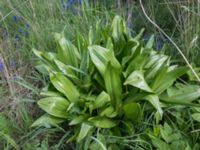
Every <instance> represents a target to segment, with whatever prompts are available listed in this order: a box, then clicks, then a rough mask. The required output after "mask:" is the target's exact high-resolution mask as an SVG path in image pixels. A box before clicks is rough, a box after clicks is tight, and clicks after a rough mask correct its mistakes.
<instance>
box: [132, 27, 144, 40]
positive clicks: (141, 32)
mask: <svg viewBox="0 0 200 150" xmlns="http://www.w3.org/2000/svg"><path fill="white" fill-rule="evenodd" d="M144 30H145V29H144V28H142V29H141V30H140V32H139V34H138V35H136V36H135V37H134V38H133V39H134V40H136V41H137V40H140V38H141V37H142V35H143V33H144Z"/></svg>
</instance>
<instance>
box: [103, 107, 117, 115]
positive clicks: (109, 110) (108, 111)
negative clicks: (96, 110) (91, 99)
mask: <svg viewBox="0 0 200 150" xmlns="http://www.w3.org/2000/svg"><path fill="white" fill-rule="evenodd" d="M100 116H105V117H108V118H114V117H116V116H117V111H115V109H114V108H113V107H112V106H109V107H106V108H105V109H104V110H103V111H102V112H101V113H100Z"/></svg>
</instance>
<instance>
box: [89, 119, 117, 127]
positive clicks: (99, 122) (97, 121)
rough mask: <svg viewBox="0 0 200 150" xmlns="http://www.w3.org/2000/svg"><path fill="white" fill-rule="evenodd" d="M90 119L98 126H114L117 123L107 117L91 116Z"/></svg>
mask: <svg viewBox="0 0 200 150" xmlns="http://www.w3.org/2000/svg"><path fill="white" fill-rule="evenodd" d="M88 121H89V122H90V123H92V124H93V125H94V126H96V127H97V128H113V127H114V126H116V125H117V124H116V122H115V121H113V120H112V119H108V118H106V117H91V118H89V119H88Z"/></svg>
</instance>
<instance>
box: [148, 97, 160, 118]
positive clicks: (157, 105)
mask: <svg viewBox="0 0 200 150" xmlns="http://www.w3.org/2000/svg"><path fill="white" fill-rule="evenodd" d="M144 99H145V100H147V101H148V102H150V103H151V104H152V105H153V107H154V108H155V109H156V110H157V112H158V113H159V115H160V118H159V119H162V116H163V110H162V108H161V103H160V101H159V98H158V96H157V95H148V96H146V97H144ZM157 121H158V120H157Z"/></svg>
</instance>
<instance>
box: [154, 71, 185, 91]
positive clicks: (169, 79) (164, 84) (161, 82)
mask: <svg viewBox="0 0 200 150" xmlns="http://www.w3.org/2000/svg"><path fill="white" fill-rule="evenodd" d="M187 70H188V68H186V67H179V68H177V67H176V68H173V69H170V68H168V67H163V69H162V70H161V71H160V73H159V74H158V75H157V76H156V78H155V79H154V82H153V83H152V86H151V88H152V90H153V91H155V92H156V93H158V94H160V93H162V92H163V91H165V90H166V89H167V88H168V87H170V86H171V85H172V84H173V83H174V81H176V80H177V79H178V78H179V77H180V76H182V75H183V74H185V73H186V72H187Z"/></svg>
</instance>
